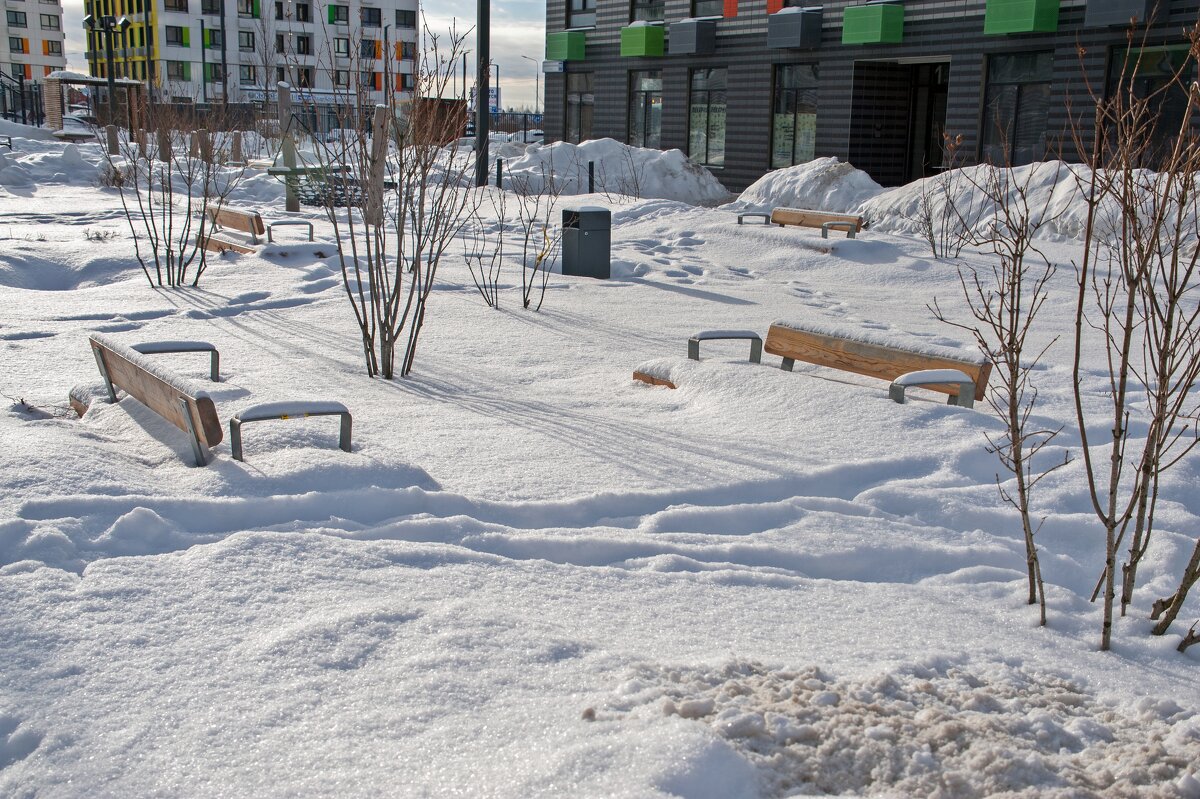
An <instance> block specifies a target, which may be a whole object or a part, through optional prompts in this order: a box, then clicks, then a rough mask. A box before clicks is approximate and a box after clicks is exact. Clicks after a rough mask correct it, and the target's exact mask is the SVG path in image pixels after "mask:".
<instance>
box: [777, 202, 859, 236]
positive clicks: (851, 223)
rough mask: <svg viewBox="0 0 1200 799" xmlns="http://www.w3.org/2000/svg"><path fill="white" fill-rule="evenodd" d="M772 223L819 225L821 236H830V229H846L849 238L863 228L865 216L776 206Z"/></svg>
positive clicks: (802, 225)
mask: <svg viewBox="0 0 1200 799" xmlns="http://www.w3.org/2000/svg"><path fill="white" fill-rule="evenodd" d="M771 224H773V225H779V226H780V227H783V226H785V225H799V226H801V227H819V228H820V229H821V238H823V239H827V238H829V231H830V230H844V231H846V237H847V238H851V239H852V238H854V234H855V233H857V232H858V231H860V230H862V229H863V218H862V217H861V216H852V215H850V214H834V213H829V212H828V211H809V210H806V209H804V208H775V209H773V210H772V211H771Z"/></svg>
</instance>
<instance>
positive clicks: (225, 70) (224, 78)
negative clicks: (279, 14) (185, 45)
mask: <svg viewBox="0 0 1200 799" xmlns="http://www.w3.org/2000/svg"><path fill="white" fill-rule="evenodd" d="M147 2H149V0H147ZM219 8H220V9H221V98H222V101H223V103H224V105H225V108H226V110H228V108H229V58H228V56H227V55H226V53H227V52H228V48H229V40H228V34H227V33H226V32H225V31H226V27H225V0H221V2H220V5H219ZM260 13H261V9H260ZM263 30H264V31H265V30H266V26H265V25H264V26H263ZM263 35H264V36H265V35H266V34H265V33H264V34H263ZM266 44H267V43H266V42H263V46H264V47H265V46H266ZM200 46H201V47H204V42H200ZM264 80H265V78H264ZM263 85H264V86H265V85H266V84H265V83H264V84H263ZM225 124H229V120H225Z"/></svg>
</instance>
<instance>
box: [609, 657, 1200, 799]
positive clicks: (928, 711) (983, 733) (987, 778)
mask: <svg viewBox="0 0 1200 799" xmlns="http://www.w3.org/2000/svg"><path fill="white" fill-rule="evenodd" d="M618 694H619V695H618V696H617V697H615V698H614V699H613V700H611V702H610V709H611V710H612V711H616V712H615V714H614V715H615V717H616V718H618V719H621V718H628V717H629V716H631V715H632V716H645V715H646V714H647V712H648V711H649V712H651V713H653V712H654V711H653V709H655V708H656V709H658V711H660V712H662V713H663V714H665V715H667V716H679V717H681V718H683V719H693V720H695V721H697V722H699V723H701V724H704V725H707V726H708V727H709V728H710V729H711V730H712V731H713V732H714V733H716V734H717V735H718V736H720V737H721V738H723V739H724V740H725V741H727V742H728V743H729V744H730V745H731V746H732V747H733V748H734V749H735V750H736V751H737V752H739V753H740V754H741V756H742V757H744V758H745V759H746V760H748V761H749V762H751V763H753V764H754V765H755V766H757V768H758V770H759V774H760V780H761V783H762V784H761V789H762V795H763V796H794V795H797V794H802V795H809V794H836V795H839V796H844V795H849V794H851V793H852V794H854V795H877V794H879V793H881V792H882V793H886V795H888V796H995V795H1000V794H1004V795H1008V792H1010V791H1012V792H1019V791H1022V789H1028V786H1030V785H1037V786H1039V787H1038V793H1037V795H1038V796H1041V797H1064V798H1065V797H1078V796H1101V795H1103V796H1106V797H1147V796H1163V797H1167V796H1197V795H1200V772H1197V767H1196V765H1195V763H1196V762H1197V758H1198V757H1200V719H1198V718H1197V716H1196V715H1195V714H1194V713H1192V712H1190V711H1185V710H1183V709H1181V708H1180V707H1179V706H1178V705H1177V704H1175V702H1173V701H1171V700H1154V699H1149V698H1147V699H1143V700H1141V701H1140V702H1138V703H1137V704H1136V705H1134V706H1133V707H1132V708H1129V709H1127V710H1124V711H1122V710H1118V709H1115V708H1113V707H1111V706H1109V705H1106V704H1105V703H1103V702H1101V701H1099V700H1098V699H1097V698H1096V697H1095V696H1094V695H1092V694H1090V693H1089V692H1088V691H1086V690H1085V689H1084V688H1083V687H1082V686H1080V685H1079V684H1077V683H1075V682H1073V681H1070V680H1067V679H1063V678H1062V677H1058V676H1054V675H1047V674H1038V673H1035V672H1030V671H1028V670H1025V669H1019V668H1012V667H1010V666H1003V665H998V664H996V665H986V666H982V667H974V668H968V667H963V666H955V665H947V664H945V663H936V662H935V663H933V664H931V665H928V666H917V667H913V668H911V669H908V670H904V669H900V670H897V671H895V672H893V673H891V674H883V675H877V676H873V677H867V678H860V679H839V678H836V677H831V676H829V675H827V674H825V673H823V672H822V671H821V670H820V669H818V668H815V667H808V668H803V669H799V670H794V671H792V670H770V669H767V668H765V667H763V666H762V665H760V664H757V663H747V662H734V663H731V664H728V665H726V666H725V667H724V668H721V669H719V670H710V669H703V668H696V669H666V668H651V667H644V668H642V669H640V670H638V671H637V672H635V674H634V676H633V677H632V678H631V679H630V680H628V681H627V682H625V683H624V684H623V685H622V686H621V688H620V689H619V691H618ZM606 716H607V713H604V712H601V713H599V714H597V713H596V711H595V710H588V711H585V717H595V718H599V719H601V720H603V719H605V717H606ZM1022 795H1026V794H1022Z"/></svg>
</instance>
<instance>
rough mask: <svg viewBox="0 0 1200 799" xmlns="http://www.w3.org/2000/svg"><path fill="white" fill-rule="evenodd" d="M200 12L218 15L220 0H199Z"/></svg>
mask: <svg viewBox="0 0 1200 799" xmlns="http://www.w3.org/2000/svg"><path fill="white" fill-rule="evenodd" d="M200 13H201V14H207V15H209V16H218V15H219V14H220V13H221V0H200Z"/></svg>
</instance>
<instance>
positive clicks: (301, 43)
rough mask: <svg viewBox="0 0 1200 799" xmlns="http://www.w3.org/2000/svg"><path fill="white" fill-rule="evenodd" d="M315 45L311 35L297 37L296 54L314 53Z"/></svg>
mask: <svg viewBox="0 0 1200 799" xmlns="http://www.w3.org/2000/svg"><path fill="white" fill-rule="evenodd" d="M312 51H313V45H312V37H311V36H297V37H296V55H312Z"/></svg>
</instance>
